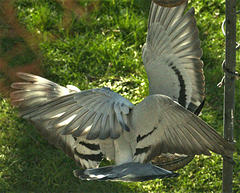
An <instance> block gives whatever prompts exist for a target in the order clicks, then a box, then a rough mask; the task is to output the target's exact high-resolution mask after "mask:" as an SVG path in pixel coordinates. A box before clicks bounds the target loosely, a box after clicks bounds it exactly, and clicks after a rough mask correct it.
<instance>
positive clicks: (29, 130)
mask: <svg viewBox="0 0 240 193" xmlns="http://www.w3.org/2000/svg"><path fill="white" fill-rule="evenodd" d="M11 2H12V3H11ZM11 2H10V1H5V2H4V1H3V2H2V4H3V5H4V6H1V7H3V8H1V9H0V14H1V16H2V17H1V18H2V19H1V20H0V26H1V28H0V34H1V37H0V48H1V50H0V61H1V68H0V81H1V82H0V88H1V92H2V94H1V98H0V114H1V116H0V139H1V140H0V147H1V148H0V192H6V191H10V192H77V191H78V192H220V191H221V175H222V158H221V156H218V155H215V154H213V156H212V157H205V156H197V157H196V158H195V159H194V161H192V162H191V163H190V164H189V165H188V166H186V167H184V168H183V169H181V170H179V171H178V172H179V173H180V174H181V175H180V177H179V178H172V179H163V180H154V181H149V182H143V183H121V182H114V183H113V182H85V181H80V180H79V179H77V178H75V177H74V176H73V174H72V171H73V170H74V169H76V166H75V164H74V163H73V162H72V160H71V159H69V158H68V157H66V156H65V154H64V153H62V152H61V151H59V150H57V149H56V148H54V147H53V146H52V145H49V144H48V143H47V142H46V141H45V140H44V139H42V137H41V136H40V135H39V134H38V133H36V132H35V131H34V130H33V127H32V126H31V125H30V124H29V123H27V122H26V121H24V120H22V119H20V118H18V117H17V109H15V108H13V107H12V106H11V105H10V101H9V99H8V97H7V96H8V94H7V93H8V90H9V85H10V83H11V82H13V81H16V78H15V72H17V71H26V72H32V73H37V74H41V75H43V76H44V77H46V78H48V79H51V80H52V81H55V82H57V83H59V84H61V85H67V84H73V85H75V86H77V87H79V88H80V89H81V90H85V89H90V88H97V87H103V86H108V87H110V88H111V89H113V90H114V91H116V92H118V93H120V94H121V95H123V96H124V97H126V98H128V99H129V100H131V101H132V102H133V103H134V104H136V103H138V102H140V101H141V100H142V98H144V97H145V96H147V95H148V82H147V76H146V72H145V70H144V66H143V65H142V60H141V48H142V45H143V44H144V42H145V38H146V32H147V19H148V11H149V6H150V1H146V0H135V1H134V0H121V1H117V0H105V1H88V0H84V1H79V2H75V3H73V4H71V3H68V4H65V5H63V3H61V2H62V1H57V0H56V1H54V0H50V1H49V0H39V1H30V0H21V1H11ZM68 2H72V1H70V0H69V1H68ZM190 6H194V7H195V9H196V19H197V24H198V27H199V35H200V39H201V40H202V48H203V51H204V55H203V58H202V59H203V61H204V64H205V66H204V71H205V77H206V96H207V97H206V105H205V107H204V109H203V112H202V116H201V118H202V119H204V120H205V121H206V122H207V123H209V124H210V125H212V126H213V127H214V128H215V129H216V130H217V131H218V132H219V133H221V134H222V130H223V128H222V125H223V122H222V106H223V88H217V87H216V85H217V83H218V82H219V81H220V80H221V77H222V75H223V73H222V70H221V63H222V60H223V59H224V49H223V48H224V36H223V35H222V33H221V23H222V21H223V20H224V14H225V11H224V9H225V7H224V1H222V0H213V1H211V2H210V1H207V0H204V1H190V5H189V7H190ZM238 6H239V4H238ZM10 13H11V14H10ZM237 61H240V56H239V54H238V56H237ZM238 64H239V63H238ZM237 68H238V69H239V67H237ZM239 87H240V83H239V82H238V81H236V89H237V90H236V120H235V127H236V128H235V139H236V141H237V143H236V147H237V150H238V152H237V153H235V154H234V158H235V161H236V162H237V164H236V166H235V167H234V181H233V187H234V192H238V191H239V189H240V184H239V181H240V175H239V173H240V156H239V152H240V140H239V138H240V131H239V124H240V122H239V120H238V119H239V116H240V103H239V102H238V100H239V95H240V94H239V92H237V91H238V90H239Z"/></svg>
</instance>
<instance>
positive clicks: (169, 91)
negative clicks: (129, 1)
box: [142, 3, 205, 113]
mask: <svg viewBox="0 0 240 193" xmlns="http://www.w3.org/2000/svg"><path fill="white" fill-rule="evenodd" d="M186 6H187V3H183V4H182V5H180V6H178V7H173V8H166V7H161V6H158V5H157V4H155V3H152V5H151V9H150V16H149V24H148V34H147V41H146V44H145V45H144V47H143V55H142V58H143V63H144V66H145V69H146V71H147V74H148V80H149V93H150V95H151V94H164V95H167V96H169V97H171V98H172V99H173V100H175V101H177V102H178V103H179V104H181V105H182V106H183V107H185V108H187V109H188V110H190V111H191V112H195V111H196V110H197V109H198V107H199V106H200V104H201V103H202V102H203V100H204V84H205V82H204V75H203V62H202V61H201V60H200V58H201V56H202V50H201V48H200V40H199V37H198V29H197V27H196V20H195V18H194V8H191V9H190V10H189V11H188V12H187V13H186V14H184V15H183V13H184V11H185V9H186ZM197 111H198V113H199V109H198V110H197Z"/></svg>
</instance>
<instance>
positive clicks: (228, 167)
mask: <svg viewBox="0 0 240 193" xmlns="http://www.w3.org/2000/svg"><path fill="white" fill-rule="evenodd" d="M225 48H226V51H225V59H226V66H225V67H226V70H227V71H229V72H235V67H236V0H226V39H225ZM234 99H235V77H234V76H231V74H229V73H225V87H224V113H223V117H224V123H223V124H224V138H225V139H226V140H227V141H229V142H230V143H233V129H234V102H235V100H234ZM231 156H232V157H233V154H232V155H231ZM222 180H223V184H222V191H223V192H224V193H225V192H232V181H233V165H232V163H230V162H229V161H227V160H226V159H223V175H222Z"/></svg>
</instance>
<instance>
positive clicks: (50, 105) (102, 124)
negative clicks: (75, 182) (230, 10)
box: [11, 3, 234, 182]
mask: <svg viewBox="0 0 240 193" xmlns="http://www.w3.org/2000/svg"><path fill="white" fill-rule="evenodd" d="M186 7H187V3H184V4H182V5H180V6H178V7H174V8H166V7H161V6H158V5H157V4H155V3H152V5H151V10H150V17H149V26H148V34H147V40H146V44H145V45H144V47H143V63H144V66H145V68H146V71H147V74H148V79H149V93H150V95H149V96H147V97H146V98H145V99H143V100H142V102H141V103H139V104H138V105H136V106H134V105H133V104H132V103H131V102H130V101H129V100H127V99H126V98H124V97H122V96H121V95H119V94H118V93H115V92H113V91H112V90H110V89H109V88H99V89H91V90H85V91H80V90H79V89H78V88H77V87H75V86H72V85H68V86H66V87H63V86H60V85H58V84H56V83H54V82H52V81H50V80H47V79H45V78H42V77H39V76H36V75H32V74H28V73H23V72H19V73H17V76H19V77H20V78H21V79H23V80H25V82H16V83H13V84H12V87H13V88H15V89H18V90H17V91H14V92H12V93H11V98H12V103H13V105H15V106H16V107H18V108H19V111H20V113H19V115H20V116H21V117H22V118H23V119H26V120H28V121H29V122H31V123H32V124H33V125H34V126H35V128H36V130H37V131H38V132H39V133H40V134H41V135H42V136H43V137H45V138H46V139H47V140H48V141H49V142H50V143H52V144H54V145H55V146H56V147H58V148H60V149H62V150H63V151H64V152H65V153H66V154H67V155H68V156H69V157H70V158H72V159H73V160H74V161H75V163H76V165H77V166H79V167H81V168H83V169H78V170H75V171H74V175H75V176H76V177H78V178H80V179H83V180H111V181H126V182H129V181H145V180H153V179H157V178H159V179H160V178H165V177H176V176H178V174H177V173H174V172H172V171H168V170H166V169H163V168H161V167H158V166H155V165H153V164H152V163H151V160H152V159H154V158H155V157H157V156H160V155H164V154H165V155H168V154H170V155H175V154H176V155H180V157H181V155H183V156H185V157H186V156H190V158H191V157H192V156H194V155H200V154H205V155H210V151H212V152H215V153H218V154H221V155H222V156H223V157H226V158H228V157H230V152H231V151H233V150H234V147H233V146H232V145H231V144H229V143H228V142H227V141H226V140H224V139H223V138H222V137H221V136H220V135H219V134H218V133H217V132H216V131H215V130H214V129H213V128H212V127H211V126H209V125H208V124H207V123H205V122H204V121H203V120H201V119H200V118H199V117H198V116H197V115H195V114H194V113H196V114H197V113H198V111H199V108H200V109H201V106H202V105H201V104H202V103H203V101H204V76H203V70H202V67H203V63H202V61H201V60H200V57H201V55H202V51H201V48H200V41H199V38H198V30H197V27H196V21H195V19H194V9H193V8H191V9H190V10H189V11H188V12H187V13H185V14H184V11H185V9H186ZM104 157H105V158H107V159H109V160H114V163H115V164H114V165H112V166H107V167H100V168H99V164H100V162H101V161H102V159H103V158H104Z"/></svg>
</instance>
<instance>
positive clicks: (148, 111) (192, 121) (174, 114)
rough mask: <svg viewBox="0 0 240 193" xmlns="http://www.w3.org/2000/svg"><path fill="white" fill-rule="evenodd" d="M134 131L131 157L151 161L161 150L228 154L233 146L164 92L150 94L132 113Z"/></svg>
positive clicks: (166, 151) (182, 152)
mask: <svg viewBox="0 0 240 193" xmlns="http://www.w3.org/2000/svg"><path fill="white" fill-rule="evenodd" d="M143 117H144V119H143ZM131 121H132V125H133V128H134V129H135V130H134V131H135V132H136V144H134V145H133V146H134V147H136V151H135V154H134V160H135V161H139V162H146V161H150V160H151V159H153V158H154V157H156V156H158V155H160V154H162V153H178V154H185V155H199V154H205V155H210V152H209V151H213V152H215V153H218V154H221V155H223V156H229V155H230V154H229V153H230V151H233V150H234V148H233V147H232V146H231V145H230V144H229V143H228V142H227V141H226V140H224V139H223V138H222V137H221V136H220V135H219V134H218V133H217V132H216V131H215V130H214V129H213V128H212V127H210V126H209V125H208V124H206V123H205V122H204V121H203V120H201V119H200V118H199V117H197V116H196V115H194V114H193V113H191V112H190V111H188V110H186V109H185V108H183V107H182V106H181V105H179V104H178V103H176V102H174V101H173V100H172V99H171V98H169V97H167V96H165V95H151V96H148V97H147V98H145V99H144V100H143V101H142V102H141V103H140V104H139V105H137V106H136V107H135V108H134V110H133V112H132V118H131Z"/></svg>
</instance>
